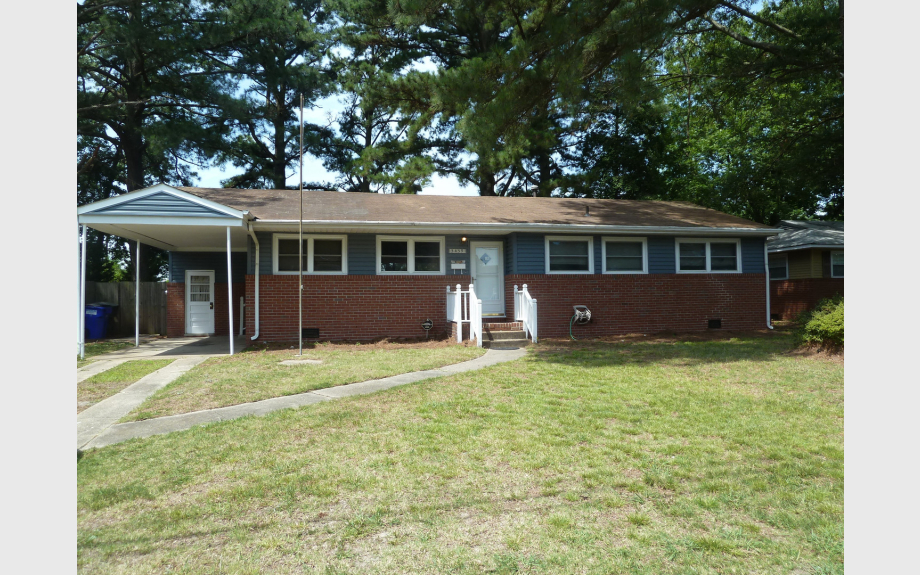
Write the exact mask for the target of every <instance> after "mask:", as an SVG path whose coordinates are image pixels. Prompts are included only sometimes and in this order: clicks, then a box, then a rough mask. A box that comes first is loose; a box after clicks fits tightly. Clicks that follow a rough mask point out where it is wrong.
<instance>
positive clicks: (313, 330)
mask: <svg viewBox="0 0 920 575" xmlns="http://www.w3.org/2000/svg"><path fill="white" fill-rule="evenodd" d="M301 336H302V337H305V338H307V339H319V328H318V327H305V328H303V330H301Z"/></svg>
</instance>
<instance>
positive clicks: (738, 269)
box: [674, 238, 742, 274]
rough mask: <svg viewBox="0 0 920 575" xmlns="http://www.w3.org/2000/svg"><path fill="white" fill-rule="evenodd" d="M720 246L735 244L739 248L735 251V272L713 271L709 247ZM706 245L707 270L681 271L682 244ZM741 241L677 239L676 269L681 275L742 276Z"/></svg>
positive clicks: (727, 239) (733, 239)
mask: <svg viewBox="0 0 920 575" xmlns="http://www.w3.org/2000/svg"><path fill="white" fill-rule="evenodd" d="M712 242H715V243H718V244H730V243H734V244H735V245H736V246H738V247H737V248H736V249H735V254H737V257H736V258H735V264H736V269H733V270H713V269H712V254H711V252H710V249H709V245H710V244H711V243H712ZM702 243H705V244H706V269H705V270H681V269H680V244H702ZM741 265H742V264H741V239H740V238H677V241H676V242H674V266H675V267H674V269H675V270H676V271H677V273H679V274H740V273H741Z"/></svg>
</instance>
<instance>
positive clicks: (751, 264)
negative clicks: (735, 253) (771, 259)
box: [741, 238, 766, 274]
mask: <svg viewBox="0 0 920 575" xmlns="http://www.w3.org/2000/svg"><path fill="white" fill-rule="evenodd" d="M765 241H766V240H765V239H764V238H742V239H741V273H746V274H762V273H764V269H763V246H764V242H765Z"/></svg>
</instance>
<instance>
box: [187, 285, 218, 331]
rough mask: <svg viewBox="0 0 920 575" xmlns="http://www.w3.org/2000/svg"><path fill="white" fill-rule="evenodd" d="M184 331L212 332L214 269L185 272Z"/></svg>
mask: <svg viewBox="0 0 920 575" xmlns="http://www.w3.org/2000/svg"><path fill="white" fill-rule="evenodd" d="M185 333H188V334H210V333H214V271H213V270H207V271H202V270H194V271H193V270H186V272H185Z"/></svg>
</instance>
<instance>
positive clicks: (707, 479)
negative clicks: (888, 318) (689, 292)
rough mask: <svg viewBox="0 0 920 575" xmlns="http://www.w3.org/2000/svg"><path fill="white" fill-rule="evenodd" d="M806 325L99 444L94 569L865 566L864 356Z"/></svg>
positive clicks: (543, 353)
mask: <svg viewBox="0 0 920 575" xmlns="http://www.w3.org/2000/svg"><path fill="white" fill-rule="evenodd" d="M790 348H791V338H790V336H789V335H788V334H783V333H778V334H770V335H769V336H759V335H758V336H739V337H736V338H731V339H725V340H721V341H693V342H681V341H673V340H639V341H626V342H624V343H619V342H613V343H591V342H577V343H572V342H565V343H563V342H550V341H545V342H544V343H541V344H540V345H538V346H536V348H535V350H534V353H531V354H530V355H528V356H527V357H526V358H525V359H523V360H520V361H515V362H511V363H506V364H502V365H498V366H494V367H492V368H488V369H485V370H481V371H477V372H469V373H465V374H458V375H456V376H452V377H449V378H442V379H437V380H429V381H426V382H420V383H418V384H413V385H408V386H404V387H400V388H396V389H392V390H389V391H387V392H383V393H379V394H374V395H370V396H363V397H355V398H348V399H343V400H338V401H335V402H328V403H323V404H317V405H314V406H310V407H307V408H302V409H296V410H284V411H280V412H276V413H273V414H270V415H268V416H265V417H252V418H245V419H240V420H236V421H227V422H222V423H219V424H215V425H211V426H207V427H199V428H194V429H191V430H188V431H185V432H180V433H173V434H169V435H165V436H156V437H151V438H147V439H143V440H134V441H130V442H127V443H124V444H120V445H114V446H110V447H107V448H104V449H101V450H93V451H90V452H87V453H86V454H85V455H84V457H83V458H82V459H81V460H80V461H79V462H78V538H77V545H78V551H77V553H78V554H77V561H78V568H79V570H80V571H81V572H85V573H138V574H144V573H162V572H174V573H212V572H227V573H259V572H315V573H425V572H429V573H435V572H437V573H441V572H448V573H482V572H489V573H515V572H516V573H547V572H552V573H598V574H600V573H637V574H652V573H665V574H670V573H792V572H794V573H803V574H804V573H843V365H842V362H840V361H834V360H829V359H827V358H826V357H817V356H805V355H794V354H791V353H789V351H790Z"/></svg>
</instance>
